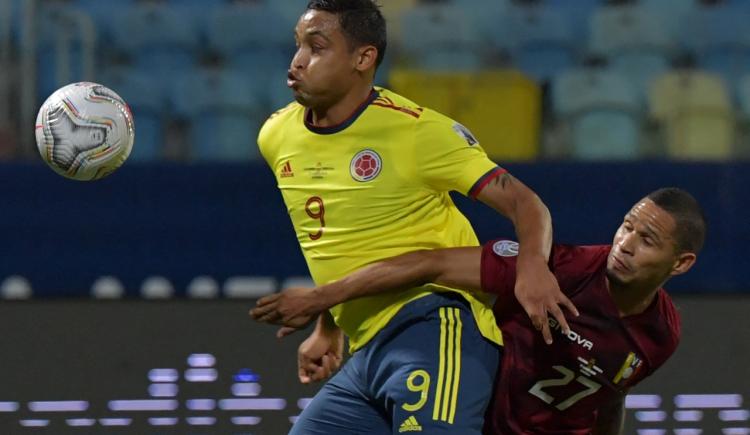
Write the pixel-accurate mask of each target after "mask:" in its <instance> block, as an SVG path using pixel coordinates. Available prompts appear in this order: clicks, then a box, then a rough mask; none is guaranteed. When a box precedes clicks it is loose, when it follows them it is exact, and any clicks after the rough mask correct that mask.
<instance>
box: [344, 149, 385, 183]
mask: <svg viewBox="0 0 750 435" xmlns="http://www.w3.org/2000/svg"><path fill="white" fill-rule="evenodd" d="M382 168H383V160H382V159H381V158H380V155H378V153H376V152H375V151H373V150H362V151H360V152H358V153H357V154H355V155H354V157H353V158H352V163H351V164H350V165H349V172H350V173H351V174H352V178H354V179H355V180H357V181H359V182H361V183H364V182H367V181H371V180H374V179H375V177H377V176H378V174H380V170H381V169H382Z"/></svg>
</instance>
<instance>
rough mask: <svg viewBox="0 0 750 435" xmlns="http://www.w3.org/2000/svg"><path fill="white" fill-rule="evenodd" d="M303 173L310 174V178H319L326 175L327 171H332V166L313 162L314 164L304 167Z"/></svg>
mask: <svg viewBox="0 0 750 435" xmlns="http://www.w3.org/2000/svg"><path fill="white" fill-rule="evenodd" d="M304 171H305V173H307V174H308V175H310V177H311V178H315V179H321V178H325V177H327V176H328V173H329V172H331V171H333V168H332V167H331V166H325V165H323V164H322V163H320V162H318V163H316V164H315V166H312V167H309V168H304Z"/></svg>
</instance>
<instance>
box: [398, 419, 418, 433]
mask: <svg viewBox="0 0 750 435" xmlns="http://www.w3.org/2000/svg"><path fill="white" fill-rule="evenodd" d="M404 432H422V426H420V425H419V423H418V422H417V419H416V418H415V417H414V416H413V415H412V416H411V417H409V418H407V419H406V420H404V422H403V423H401V426H399V428H398V433H404Z"/></svg>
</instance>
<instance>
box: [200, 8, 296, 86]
mask: <svg viewBox="0 0 750 435" xmlns="http://www.w3.org/2000/svg"><path fill="white" fill-rule="evenodd" d="M207 32H208V41H209V44H210V46H211V47H212V48H213V49H214V50H216V51H217V52H219V53H220V54H221V55H222V56H223V57H224V59H225V62H226V63H227V64H228V65H230V66H231V67H232V68H235V69H238V70H243V71H247V72H250V73H255V74H257V75H265V74H267V73H268V72H270V71H274V72H275V71H280V70H286V69H287V68H288V66H289V62H290V61H291V58H292V54H293V52H294V39H293V34H292V28H290V27H287V26H286V24H285V21H284V18H283V17H282V16H281V15H280V14H279V13H278V12H277V11H276V10H274V9H273V8H271V7H267V6H265V5H264V4H263V3H258V4H256V3H250V4H247V5H245V4H242V3H240V4H228V5H226V6H223V7H220V8H218V9H216V10H214V12H213V13H212V14H211V16H210V17H209V20H208V26H207Z"/></svg>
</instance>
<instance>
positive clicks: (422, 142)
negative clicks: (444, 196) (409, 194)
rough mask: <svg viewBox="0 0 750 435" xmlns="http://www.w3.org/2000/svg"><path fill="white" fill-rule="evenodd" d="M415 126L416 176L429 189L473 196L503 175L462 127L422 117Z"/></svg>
mask: <svg viewBox="0 0 750 435" xmlns="http://www.w3.org/2000/svg"><path fill="white" fill-rule="evenodd" d="M423 118H424V119H420V121H419V122H418V123H417V125H416V134H415V141H416V144H415V146H416V149H415V156H416V161H417V176H418V177H420V178H421V179H422V181H423V182H424V184H426V185H427V186H428V187H429V188H431V189H433V190H436V191H440V192H447V191H452V190H455V191H457V192H460V193H462V194H464V195H467V196H471V197H476V195H477V194H478V193H479V192H480V191H481V190H482V188H483V187H484V186H486V185H487V183H489V182H490V181H492V179H494V178H495V177H498V176H500V175H502V174H503V173H505V172H506V171H505V170H504V169H502V168H500V167H498V165H497V164H496V163H495V162H493V161H492V160H490V158H489V157H487V154H486V153H485V152H484V150H483V149H482V147H481V146H480V145H479V142H478V141H477V139H476V138H475V137H474V136H473V135H472V134H471V132H470V131H469V130H468V129H467V128H466V127H464V126H462V125H461V124H459V123H457V122H455V121H453V120H451V119H449V118H447V117H443V116H442V115H438V114H437V113H434V112H432V113H425V115H424V116H423Z"/></svg>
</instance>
